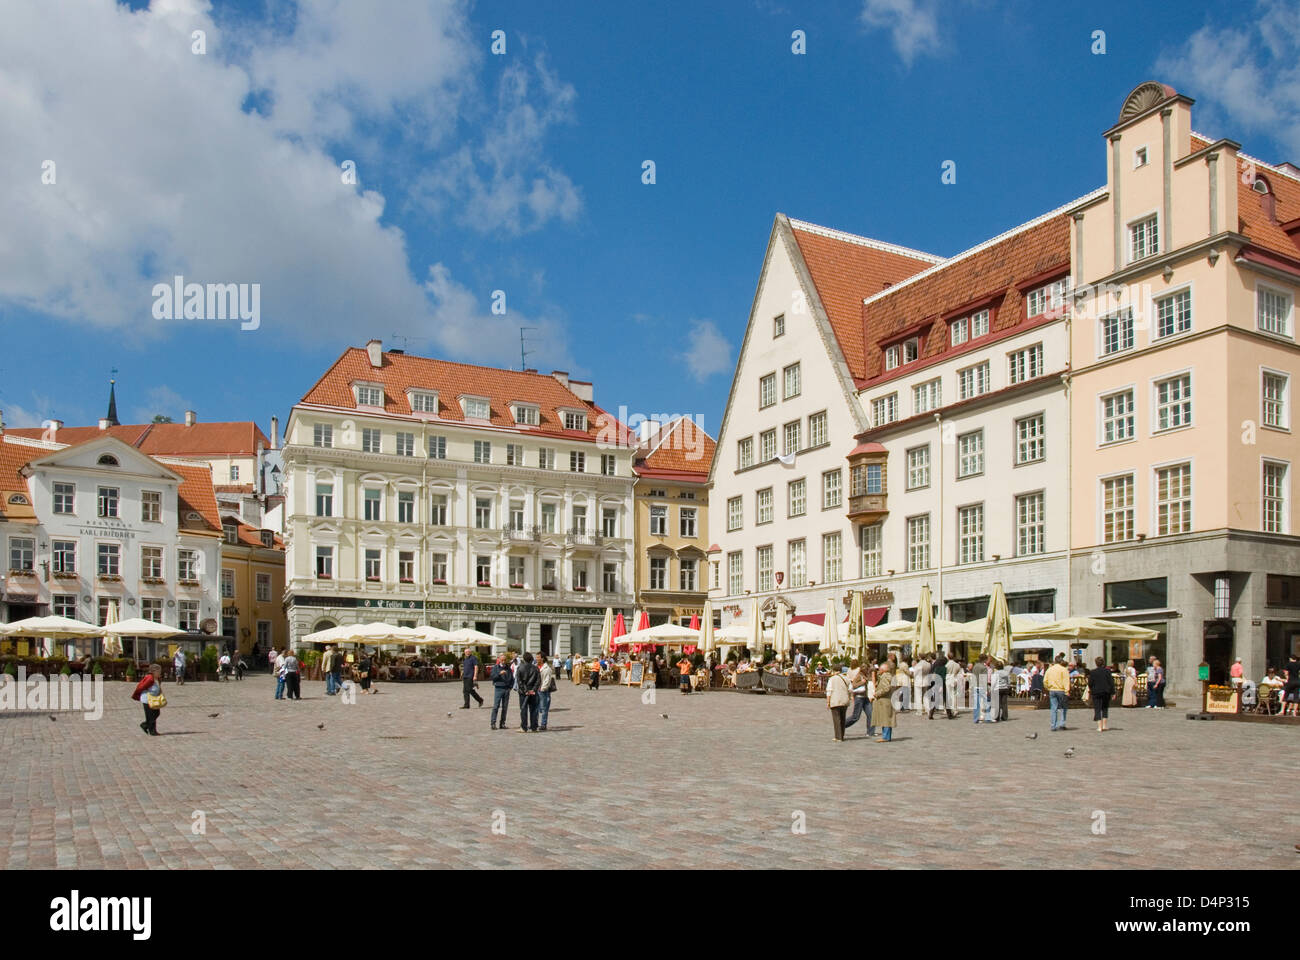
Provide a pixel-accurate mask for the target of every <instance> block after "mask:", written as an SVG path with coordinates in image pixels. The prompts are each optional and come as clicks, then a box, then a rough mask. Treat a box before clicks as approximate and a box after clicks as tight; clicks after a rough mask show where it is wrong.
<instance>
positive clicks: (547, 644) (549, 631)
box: [541, 623, 555, 657]
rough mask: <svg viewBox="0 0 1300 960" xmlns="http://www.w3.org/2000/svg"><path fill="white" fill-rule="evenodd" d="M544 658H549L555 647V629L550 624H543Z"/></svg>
mask: <svg viewBox="0 0 1300 960" xmlns="http://www.w3.org/2000/svg"><path fill="white" fill-rule="evenodd" d="M541 635H542V640H541V643H542V656H544V657H549V656H550V655H551V653H552V651H553V650H554V646H555V627H554V626H553V625H551V624H549V623H543V624H542V630H541Z"/></svg>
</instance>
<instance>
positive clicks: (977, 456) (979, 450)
mask: <svg viewBox="0 0 1300 960" xmlns="http://www.w3.org/2000/svg"><path fill="white" fill-rule="evenodd" d="M983 472H984V431H983V430H974V431H972V432H970V433H963V434H962V435H961V436H959V437H958V438H957V477H958V479H960V478H962V477H973V476H975V475H976V474H978V473H983Z"/></svg>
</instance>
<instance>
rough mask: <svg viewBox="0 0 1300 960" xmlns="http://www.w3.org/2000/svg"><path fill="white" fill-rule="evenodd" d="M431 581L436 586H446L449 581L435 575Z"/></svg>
mask: <svg viewBox="0 0 1300 960" xmlns="http://www.w3.org/2000/svg"><path fill="white" fill-rule="evenodd" d="M431 582H432V583H433V585H434V586H435V587H445V586H446V585H447V581H446V580H445V579H443V578H442V577H434V578H433V580H432V581H431Z"/></svg>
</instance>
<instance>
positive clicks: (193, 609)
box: [176, 600, 199, 633]
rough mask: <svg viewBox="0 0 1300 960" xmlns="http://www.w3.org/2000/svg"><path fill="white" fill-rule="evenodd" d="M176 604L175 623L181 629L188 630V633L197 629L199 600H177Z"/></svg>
mask: <svg viewBox="0 0 1300 960" xmlns="http://www.w3.org/2000/svg"><path fill="white" fill-rule="evenodd" d="M176 606H177V608H178V609H179V611H180V612H179V613H178V614H177V621H176V625H177V626H178V627H180V629H182V630H188V631H189V632H190V633H193V632H194V631H196V630H198V629H199V602H198V601H197V600H178V601H177V602H176Z"/></svg>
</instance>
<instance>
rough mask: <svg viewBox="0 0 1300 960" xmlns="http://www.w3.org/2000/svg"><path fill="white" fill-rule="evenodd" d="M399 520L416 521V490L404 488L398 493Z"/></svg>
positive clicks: (405, 521)
mask: <svg viewBox="0 0 1300 960" xmlns="http://www.w3.org/2000/svg"><path fill="white" fill-rule="evenodd" d="M397 522H398V523H415V491H414V490H402V491H399V492H398V494H397Z"/></svg>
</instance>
